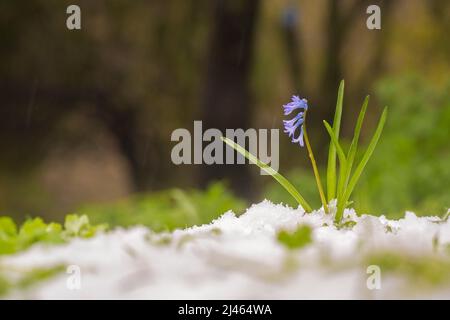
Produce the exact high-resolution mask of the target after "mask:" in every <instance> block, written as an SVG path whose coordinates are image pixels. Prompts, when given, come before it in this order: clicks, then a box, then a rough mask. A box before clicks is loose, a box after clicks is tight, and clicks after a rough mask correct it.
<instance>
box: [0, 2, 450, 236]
mask: <svg viewBox="0 0 450 320" xmlns="http://www.w3.org/2000/svg"><path fill="white" fill-rule="evenodd" d="M70 4H77V5H79V6H80V8H81V16H82V29H81V30H74V31H70V30H68V29H67V28H66V19H67V16H68V15H67V14H66V8H67V6H68V5H70ZM371 4H377V5H379V6H380V8H381V19H382V28H381V30H368V29H367V27H366V19H367V17H368V14H367V13H366V8H367V6H369V5H371ZM449 32H450V2H449V1H447V0H396V1H376V0H371V1H364V0H359V1H358V0H340V1H337V0H316V1H306V0H303V1H301V0H299V1H290V0H165V1H162V0H153V1H150V0H148V1H144V0H135V1H128V0H108V1H106V0H97V1H88V0H84V1H65V0H64V1H63V0H27V1H1V3H0V40H1V46H0V103H1V105H0V215H12V216H13V217H15V218H16V219H17V220H22V219H24V218H25V217H27V216H35V215H40V216H43V217H44V218H46V219H53V220H61V219H62V217H63V215H65V214H67V213H70V212H78V213H88V214H89V215H91V216H94V217H96V218H94V219H98V220H99V221H104V220H107V221H108V222H110V223H112V224H125V225H128V224H134V223H144V224H148V225H150V226H152V227H153V228H155V229H160V230H163V229H167V228H173V227H177V226H184V225H190V224H193V223H201V222H209V221H210V220H211V219H213V218H215V217H217V215H218V214H220V213H223V212H224V211H226V210H228V209H234V210H236V211H238V212H239V211H240V210H243V209H244V208H245V207H246V206H247V205H249V204H250V203H252V202H257V201H260V200H262V199H264V198H268V199H271V200H273V201H276V202H284V203H288V204H291V205H294V203H293V202H292V200H291V199H290V198H289V195H288V194H285V193H284V192H283V190H281V189H280V187H279V186H277V184H276V183H275V182H274V181H272V179H271V178H270V177H267V176H259V170H257V169H256V168H254V167H253V166H249V165H240V166H229V165H227V166H206V165H180V166H176V165H174V164H173V163H172V162H171V158H170V153H171V149H172V147H173V146H174V144H175V143H173V142H171V141H170V135H171V133H172V131H173V130H174V129H177V128H187V129H188V130H190V131H192V128H193V121H194V120H202V121H203V124H204V129H206V128H208V127H213V128H218V129H221V130H224V129H225V128H268V129H270V128H281V120H282V113H281V106H282V105H283V104H284V103H286V102H287V101H288V100H289V99H290V96H291V95H292V94H300V95H301V96H304V97H307V98H308V101H309V103H310V106H311V108H312V110H314V111H312V112H311V113H310V115H309V117H310V118H309V128H310V131H311V132H310V136H311V138H312V143H313V147H314V149H315V150H316V152H317V154H318V155H317V158H318V161H319V163H320V165H321V166H322V167H323V166H324V164H325V160H326V151H327V148H328V139H327V136H326V131H325V130H324V128H323V125H322V121H321V120H322V119H327V120H329V121H331V120H332V116H333V113H334V107H335V100H336V93H337V87H338V84H339V81H340V80H341V79H345V81H346V92H345V99H344V115H343V129H342V130H343V133H342V135H343V137H344V138H349V137H350V135H351V133H352V131H353V124H354V121H355V118H356V116H357V113H358V111H359V108H360V106H361V103H362V101H363V98H364V97H365V95H366V94H370V95H371V102H370V105H369V114H368V118H367V121H366V123H365V126H364V128H363V141H367V139H364V137H367V136H370V134H371V133H372V131H373V129H374V125H375V124H376V121H377V117H378V116H379V114H380V112H381V110H382V107H383V106H384V105H388V106H389V107H390V114H389V118H388V123H387V127H386V128H385V132H384V134H383V136H382V139H381V143H380V145H379V147H378V149H377V150H376V152H375V154H374V156H373V159H372V161H371V162H369V165H368V167H367V170H366V172H365V174H364V176H363V177H362V179H361V183H360V185H359V187H358V188H357V190H356V194H355V196H354V200H355V202H354V206H355V208H357V210H358V212H359V213H368V212H370V213H373V214H385V215H388V216H390V217H398V216H401V215H402V214H403V213H404V211H405V210H413V211H415V212H417V213H420V214H433V215H441V214H444V213H445V212H446V210H447V208H448V207H450V142H449V138H450V129H449V127H450V92H449V89H450V73H449V71H450V41H449V36H448V34H449ZM280 172H282V173H283V174H286V176H287V177H289V178H290V179H292V181H293V182H295V184H296V186H297V187H298V189H299V190H300V191H301V192H302V193H303V194H304V195H305V197H307V198H308V199H311V202H313V203H314V204H315V205H317V206H318V205H319V201H318V200H319V199H318V196H317V192H316V190H315V185H314V178H313V177H312V175H311V170H310V165H309V163H308V161H307V154H306V152H305V150H302V149H300V148H298V147H297V146H295V145H293V144H291V143H290V142H289V139H288V138H287V137H286V136H284V135H283V134H280Z"/></svg>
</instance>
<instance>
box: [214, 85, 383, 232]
mask: <svg viewBox="0 0 450 320" xmlns="http://www.w3.org/2000/svg"><path fill="white" fill-rule="evenodd" d="M343 100H344V81H343V80H342V81H341V83H340V85H339V90H338V97H337V103H336V112H335V116H334V121H333V126H331V125H330V124H329V123H328V122H326V121H324V125H325V128H326V130H327V132H328V134H329V135H330V139H331V142H330V147H329V152H328V166H327V195H326V196H325V192H324V188H323V186H322V182H321V179H320V175H319V170H318V168H317V164H316V160H315V157H314V153H313V150H312V147H311V144H310V142H309V137H308V133H307V130H306V115H307V112H308V103H307V100H306V99H300V98H299V97H298V96H293V97H292V101H291V102H289V103H288V104H286V105H284V106H283V108H284V115H290V114H291V113H292V112H294V111H296V110H298V111H299V112H298V113H297V115H296V116H294V118H292V119H290V120H284V121H283V123H284V132H285V133H287V134H288V135H289V137H290V138H292V142H294V143H298V144H299V145H300V146H301V147H303V146H304V145H306V148H307V150H308V155H309V158H310V160H311V165H312V168H313V172H314V176H315V180H316V184H317V189H318V192H319V195H320V199H321V202H322V205H323V208H324V211H325V212H326V213H329V208H328V204H329V203H330V201H331V200H333V199H336V202H337V204H336V205H337V209H336V214H335V223H336V224H339V223H340V222H341V219H342V216H343V213H344V209H345V208H346V206H347V205H348V203H349V199H350V196H351V195H352V192H353V191H354V189H355V186H356V184H357V183H358V180H359V178H360V177H361V174H362V172H363V170H364V168H365V166H366V165H367V162H368V161H369V159H370V157H371V156H372V154H373V152H374V150H375V147H376V145H377V143H378V140H379V139H380V136H381V133H382V131H383V127H384V124H385V122H386V117H387V107H385V108H384V110H383V113H382V114H381V117H380V120H379V122H378V125H377V128H376V130H375V133H374V135H373V136H372V139H371V140H370V143H369V145H368V147H367V149H366V150H365V152H364V153H363V156H362V158H361V160H360V162H359V163H358V164H357V165H356V166H355V159H356V154H357V151H358V142H359V137H360V133H361V128H362V125H363V122H364V116H365V114H366V110H367V106H368V104H369V96H367V97H366V98H365V100H364V102H363V105H362V108H361V111H360V113H359V116H358V120H357V122H356V126H355V130H354V134H353V139H352V142H351V144H350V147H349V150H348V151H347V152H344V150H343V148H342V146H341V143H340V142H339V131H340V125H341V117H342V108H343ZM222 140H223V141H224V142H225V143H226V144H227V145H229V146H230V147H232V148H234V149H235V150H236V151H237V152H239V153H240V154H242V155H243V156H244V157H246V158H247V159H248V160H249V161H250V162H252V163H254V164H256V165H257V166H258V167H260V168H261V169H263V170H264V171H266V172H267V173H268V174H270V175H271V176H272V177H273V178H274V179H275V180H276V181H277V182H278V183H280V185H281V186H283V187H284V188H285V189H286V190H287V191H288V192H289V194H290V195H292V197H294V198H295V200H297V202H298V204H299V205H301V206H302V207H303V209H304V210H305V211H306V212H311V211H312V209H311V206H310V205H309V204H308V202H307V201H306V200H305V199H304V198H303V197H302V196H301V194H300V192H298V190H297V189H296V188H295V187H294V186H293V185H292V184H291V183H290V182H289V181H288V180H287V179H286V178H285V177H283V176H282V175H281V174H279V173H278V172H276V171H275V170H274V169H273V168H271V167H270V166H268V165H267V164H265V163H264V162H262V161H260V160H259V159H258V158H257V157H255V156H254V155H252V154H251V153H250V152H248V151H247V150H245V149H244V148H243V147H242V146H240V145H238V144H237V143H235V142H234V141H232V140H230V139H228V138H226V137H222ZM336 158H337V159H336ZM337 160H338V161H337ZM337 164H339V166H338V168H339V171H338V172H337Z"/></svg>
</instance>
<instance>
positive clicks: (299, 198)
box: [221, 137, 312, 212]
mask: <svg viewBox="0 0 450 320" xmlns="http://www.w3.org/2000/svg"><path fill="white" fill-rule="evenodd" d="M221 139H222V141H223V142H225V143H226V144H227V145H229V146H230V147H232V148H233V149H234V150H236V151H237V152H239V153H240V154H242V155H243V156H244V157H246V158H247V159H248V160H250V161H251V162H252V163H254V164H256V165H257V166H258V167H260V168H261V169H262V170H264V171H265V172H266V173H267V174H269V175H271V176H272V177H273V178H274V179H275V180H277V181H278V183H279V184H280V185H281V186H282V187H283V188H285V189H286V191H287V192H289V194H290V195H291V196H292V197H293V198H294V199H295V200H297V202H298V203H299V204H300V205H301V206H302V207H303V209H305V211H306V212H311V211H312V208H311V206H310V205H309V204H308V203H307V202H306V200H305V199H304V198H303V197H302V196H301V195H300V193H299V192H298V191H297V189H296V188H295V187H294V186H293V185H292V184H291V183H290V182H289V181H288V180H287V179H286V178H285V177H283V176H282V175H281V174H279V173H278V172H277V171H275V170H274V169H273V168H272V167H270V166H269V165H267V164H265V163H264V162H262V161H260V160H259V159H258V158H257V157H256V156H254V155H253V154H251V153H250V152H248V151H247V150H245V149H244V148H243V147H241V146H240V145H239V144H237V143H235V142H234V141H233V140H231V139H228V138H226V137H221Z"/></svg>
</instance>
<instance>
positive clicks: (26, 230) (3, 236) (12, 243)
mask: <svg viewBox="0 0 450 320" xmlns="http://www.w3.org/2000/svg"><path fill="white" fill-rule="evenodd" d="M105 229H106V226H105V225H99V226H92V225H91V224H90V223H89V219H88V218H87V216H84V215H83V216H77V215H68V216H67V217H66V220H65V223H64V228H63V227H62V226H61V225H60V224H59V223H48V224H46V223H45V222H44V221H43V220H42V219H41V218H34V219H28V220H27V221H25V222H24V223H23V224H22V226H21V227H20V228H17V226H16V224H15V223H14V221H13V220H12V219H11V218H9V217H0V255H2V254H12V253H16V252H19V251H21V250H24V249H27V248H28V247H30V246H31V245H33V244H35V243H38V242H39V243H46V244H59V243H64V242H65V241H67V240H68V239H70V238H73V237H82V238H88V237H91V236H93V235H95V233H96V232H98V231H103V230H105Z"/></svg>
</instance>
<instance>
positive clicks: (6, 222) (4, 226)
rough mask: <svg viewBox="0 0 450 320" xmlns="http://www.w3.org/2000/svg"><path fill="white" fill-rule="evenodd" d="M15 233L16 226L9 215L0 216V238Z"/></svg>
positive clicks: (14, 234) (11, 235)
mask: <svg viewBox="0 0 450 320" xmlns="http://www.w3.org/2000/svg"><path fill="white" fill-rule="evenodd" d="M16 235H17V226H16V224H15V223H14V221H13V220H12V219H11V218H10V217H0V239H6V238H10V237H14V236H16Z"/></svg>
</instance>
